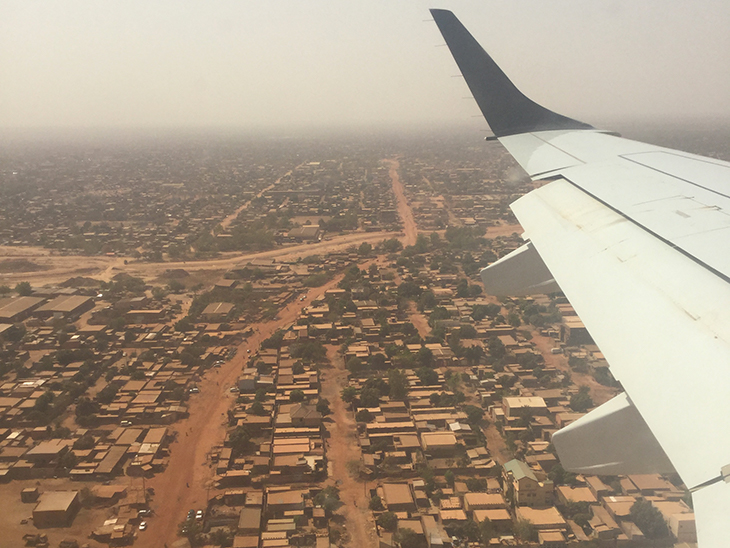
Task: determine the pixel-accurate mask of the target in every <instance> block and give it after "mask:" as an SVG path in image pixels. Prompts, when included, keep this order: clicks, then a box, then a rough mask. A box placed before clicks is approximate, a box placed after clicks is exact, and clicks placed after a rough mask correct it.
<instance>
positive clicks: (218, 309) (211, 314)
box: [201, 303, 233, 321]
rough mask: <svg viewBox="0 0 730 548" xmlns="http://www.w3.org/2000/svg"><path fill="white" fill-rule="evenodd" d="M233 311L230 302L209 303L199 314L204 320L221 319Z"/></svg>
mask: <svg viewBox="0 0 730 548" xmlns="http://www.w3.org/2000/svg"><path fill="white" fill-rule="evenodd" d="M231 312H233V304H231V303H210V304H209V305H208V306H206V307H205V309H204V310H203V313H202V314H201V316H202V317H203V319H204V320H206V321H222V320H225V319H226V318H228V316H229V315H230V314H231Z"/></svg>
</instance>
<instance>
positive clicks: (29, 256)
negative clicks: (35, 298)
mask: <svg viewBox="0 0 730 548" xmlns="http://www.w3.org/2000/svg"><path fill="white" fill-rule="evenodd" d="M390 238H400V233H399V232H354V233H351V234H344V235H341V236H333V237H332V238H331V239H329V240H325V241H322V242H317V243H311V244H299V245H293V246H287V247H279V248H276V249H271V250H269V251H261V252H259V253H246V254H239V253H231V254H225V255H224V256H222V257H221V258H218V259H211V260H209V261H177V262H164V263H142V262H139V263H138V262H131V263H129V264H126V265H125V264H124V261H125V259H124V258H123V257H99V256H94V257H86V256H82V255H57V254H55V253H51V252H50V251H49V250H48V249H44V248H42V247H10V246H0V260H4V259H18V258H22V259H26V260H29V261H32V262H34V263H36V264H38V265H40V266H43V267H44V268H45V269H44V270H39V271H36V272H10V273H2V274H0V285H3V284H5V285H8V286H11V287H12V286H14V285H15V284H17V283H18V282H22V281H29V282H31V284H32V285H44V284H49V283H60V282H63V281H66V280H67V279H68V278H71V277H73V276H88V277H92V278H96V279H101V280H104V281H109V280H111V279H112V278H113V277H114V276H116V275H117V274H119V273H120V272H126V273H127V274H130V275H132V276H139V277H141V278H143V279H145V280H153V279H155V278H157V277H159V276H160V275H161V274H163V273H164V272H165V270H168V269H177V268H182V269H185V270H187V271H189V272H194V271H199V270H220V269H230V268H233V267H234V266H236V265H237V264H239V263H241V262H245V261H250V260H252V259H262V258H266V259H277V260H280V261H285V260H296V259H297V258H299V257H306V256H308V255H326V254H327V253H331V252H336V251H343V250H345V249H347V248H348V247H350V246H352V245H354V246H357V245H359V244H361V243H363V242H368V243H370V244H372V245H375V244H377V243H379V242H381V241H382V240H387V239H390ZM414 241H415V240H414Z"/></svg>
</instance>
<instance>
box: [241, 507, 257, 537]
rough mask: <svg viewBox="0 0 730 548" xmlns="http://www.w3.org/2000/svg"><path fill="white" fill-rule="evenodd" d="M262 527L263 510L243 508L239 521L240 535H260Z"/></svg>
mask: <svg viewBox="0 0 730 548" xmlns="http://www.w3.org/2000/svg"><path fill="white" fill-rule="evenodd" d="M260 527H261V508H250V507H246V508H243V509H242V510H241V516H240V517H239V519H238V533H239V534H241V535H246V534H251V535H253V534H256V535H258V532H259V530H260Z"/></svg>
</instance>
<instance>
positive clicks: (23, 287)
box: [15, 282, 33, 297]
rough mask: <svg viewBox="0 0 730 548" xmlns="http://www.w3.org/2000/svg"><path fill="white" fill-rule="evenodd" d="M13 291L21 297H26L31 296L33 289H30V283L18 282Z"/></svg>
mask: <svg viewBox="0 0 730 548" xmlns="http://www.w3.org/2000/svg"><path fill="white" fill-rule="evenodd" d="M15 291H16V292H17V293H18V295H20V296H21V297H27V296H29V295H32V294H33V288H32V287H31V285H30V282H19V283H18V284H17V285H16V286H15Z"/></svg>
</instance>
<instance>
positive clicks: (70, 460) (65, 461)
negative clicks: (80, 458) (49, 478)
mask: <svg viewBox="0 0 730 548" xmlns="http://www.w3.org/2000/svg"><path fill="white" fill-rule="evenodd" d="M76 462H77V459H76V455H75V454H74V453H73V451H66V452H65V453H64V454H63V455H62V456H61V458H60V459H59V460H58V465H59V466H60V467H61V468H67V469H71V468H73V467H74V466H76Z"/></svg>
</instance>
